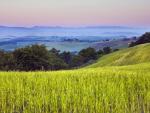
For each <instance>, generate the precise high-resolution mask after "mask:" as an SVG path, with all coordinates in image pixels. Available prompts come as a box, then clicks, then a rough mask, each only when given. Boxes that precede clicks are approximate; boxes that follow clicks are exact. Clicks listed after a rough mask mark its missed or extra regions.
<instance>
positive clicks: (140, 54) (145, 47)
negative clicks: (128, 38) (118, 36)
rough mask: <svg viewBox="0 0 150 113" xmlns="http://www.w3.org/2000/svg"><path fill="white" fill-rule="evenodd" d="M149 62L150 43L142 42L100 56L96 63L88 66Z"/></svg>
mask: <svg viewBox="0 0 150 113" xmlns="http://www.w3.org/2000/svg"><path fill="white" fill-rule="evenodd" d="M146 62H150V44H142V45H139V46H135V47H132V48H127V49H124V50H120V51H118V52H114V53H112V54H109V55H106V56H104V57H102V58H100V59H99V60H98V61H97V63H95V64H92V65H90V66H88V67H90V68H93V67H101V66H123V65H132V64H139V63H146Z"/></svg>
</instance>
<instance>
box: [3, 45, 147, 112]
mask: <svg viewBox="0 0 150 113" xmlns="http://www.w3.org/2000/svg"><path fill="white" fill-rule="evenodd" d="M144 47H145V49H146V50H147V51H148V50H149V49H147V48H149V47H150V45H149V46H148V45H147V44H146V45H141V46H137V47H134V48H131V49H133V50H132V51H131V49H126V50H123V51H119V52H116V53H113V54H110V55H108V56H110V57H109V58H110V59H114V58H116V57H113V56H116V55H117V54H118V55H119V57H120V54H121V53H124V54H125V53H127V52H129V51H130V52H133V51H135V48H139V50H140V49H141V48H144ZM144 51H145V50H143V52H144ZM148 52H149V51H148ZM119 53H120V54H119ZM146 54H148V53H146V52H145V54H143V55H142V56H146V57H144V58H143V61H141V62H140V61H138V62H135V64H134V65H125V66H107V65H105V67H99V66H101V65H104V64H101V63H100V62H102V61H101V60H100V61H99V62H98V63H96V64H93V65H92V66H89V67H86V68H83V69H78V70H70V71H53V72H0V113H150V63H149V61H148V60H147V59H145V58H149V57H147V55H146ZM111 55H112V56H111ZM108 56H105V57H103V58H102V59H103V60H105V59H108V58H107V57H108ZM133 56H134V55H131V57H128V58H132V57H133ZM137 56H138V55H137ZM112 57H113V58H112ZM126 58H127V57H126ZM113 61H114V60H113ZM135 61H136V60H135ZM103 62H104V61H103ZM105 62H106V61H105ZM108 62H109V63H111V60H109V61H108ZM137 63H139V64H137ZM119 64H120V63H119ZM119 64H118V65H119ZM124 64H125V63H124ZM127 64H130V63H127ZM131 64H133V63H131ZM116 65H117V64H116Z"/></svg>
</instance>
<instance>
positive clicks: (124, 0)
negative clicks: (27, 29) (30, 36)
mask: <svg viewBox="0 0 150 113" xmlns="http://www.w3.org/2000/svg"><path fill="white" fill-rule="evenodd" d="M149 6H150V0H0V25H10V26H34V25H44V26H87V25H127V26H150V13H149V11H150V7H149Z"/></svg>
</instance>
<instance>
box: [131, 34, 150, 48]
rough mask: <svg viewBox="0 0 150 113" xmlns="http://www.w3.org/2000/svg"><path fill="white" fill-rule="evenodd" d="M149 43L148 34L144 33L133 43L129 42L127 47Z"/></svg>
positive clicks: (149, 35)
mask: <svg viewBox="0 0 150 113" xmlns="http://www.w3.org/2000/svg"><path fill="white" fill-rule="evenodd" d="M145 43H150V32H146V33H145V34H143V35H142V36H140V37H138V38H137V40H136V41H135V42H131V43H130V44H129V47H133V46H136V45H139V44H145Z"/></svg>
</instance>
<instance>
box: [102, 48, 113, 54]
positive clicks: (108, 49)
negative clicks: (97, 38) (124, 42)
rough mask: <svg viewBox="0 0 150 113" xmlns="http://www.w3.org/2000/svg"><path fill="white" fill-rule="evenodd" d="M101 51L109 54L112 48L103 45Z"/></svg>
mask: <svg viewBox="0 0 150 113" xmlns="http://www.w3.org/2000/svg"><path fill="white" fill-rule="evenodd" d="M103 52H104V54H109V53H111V52H112V49H111V48H110V47H104V48H103Z"/></svg>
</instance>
